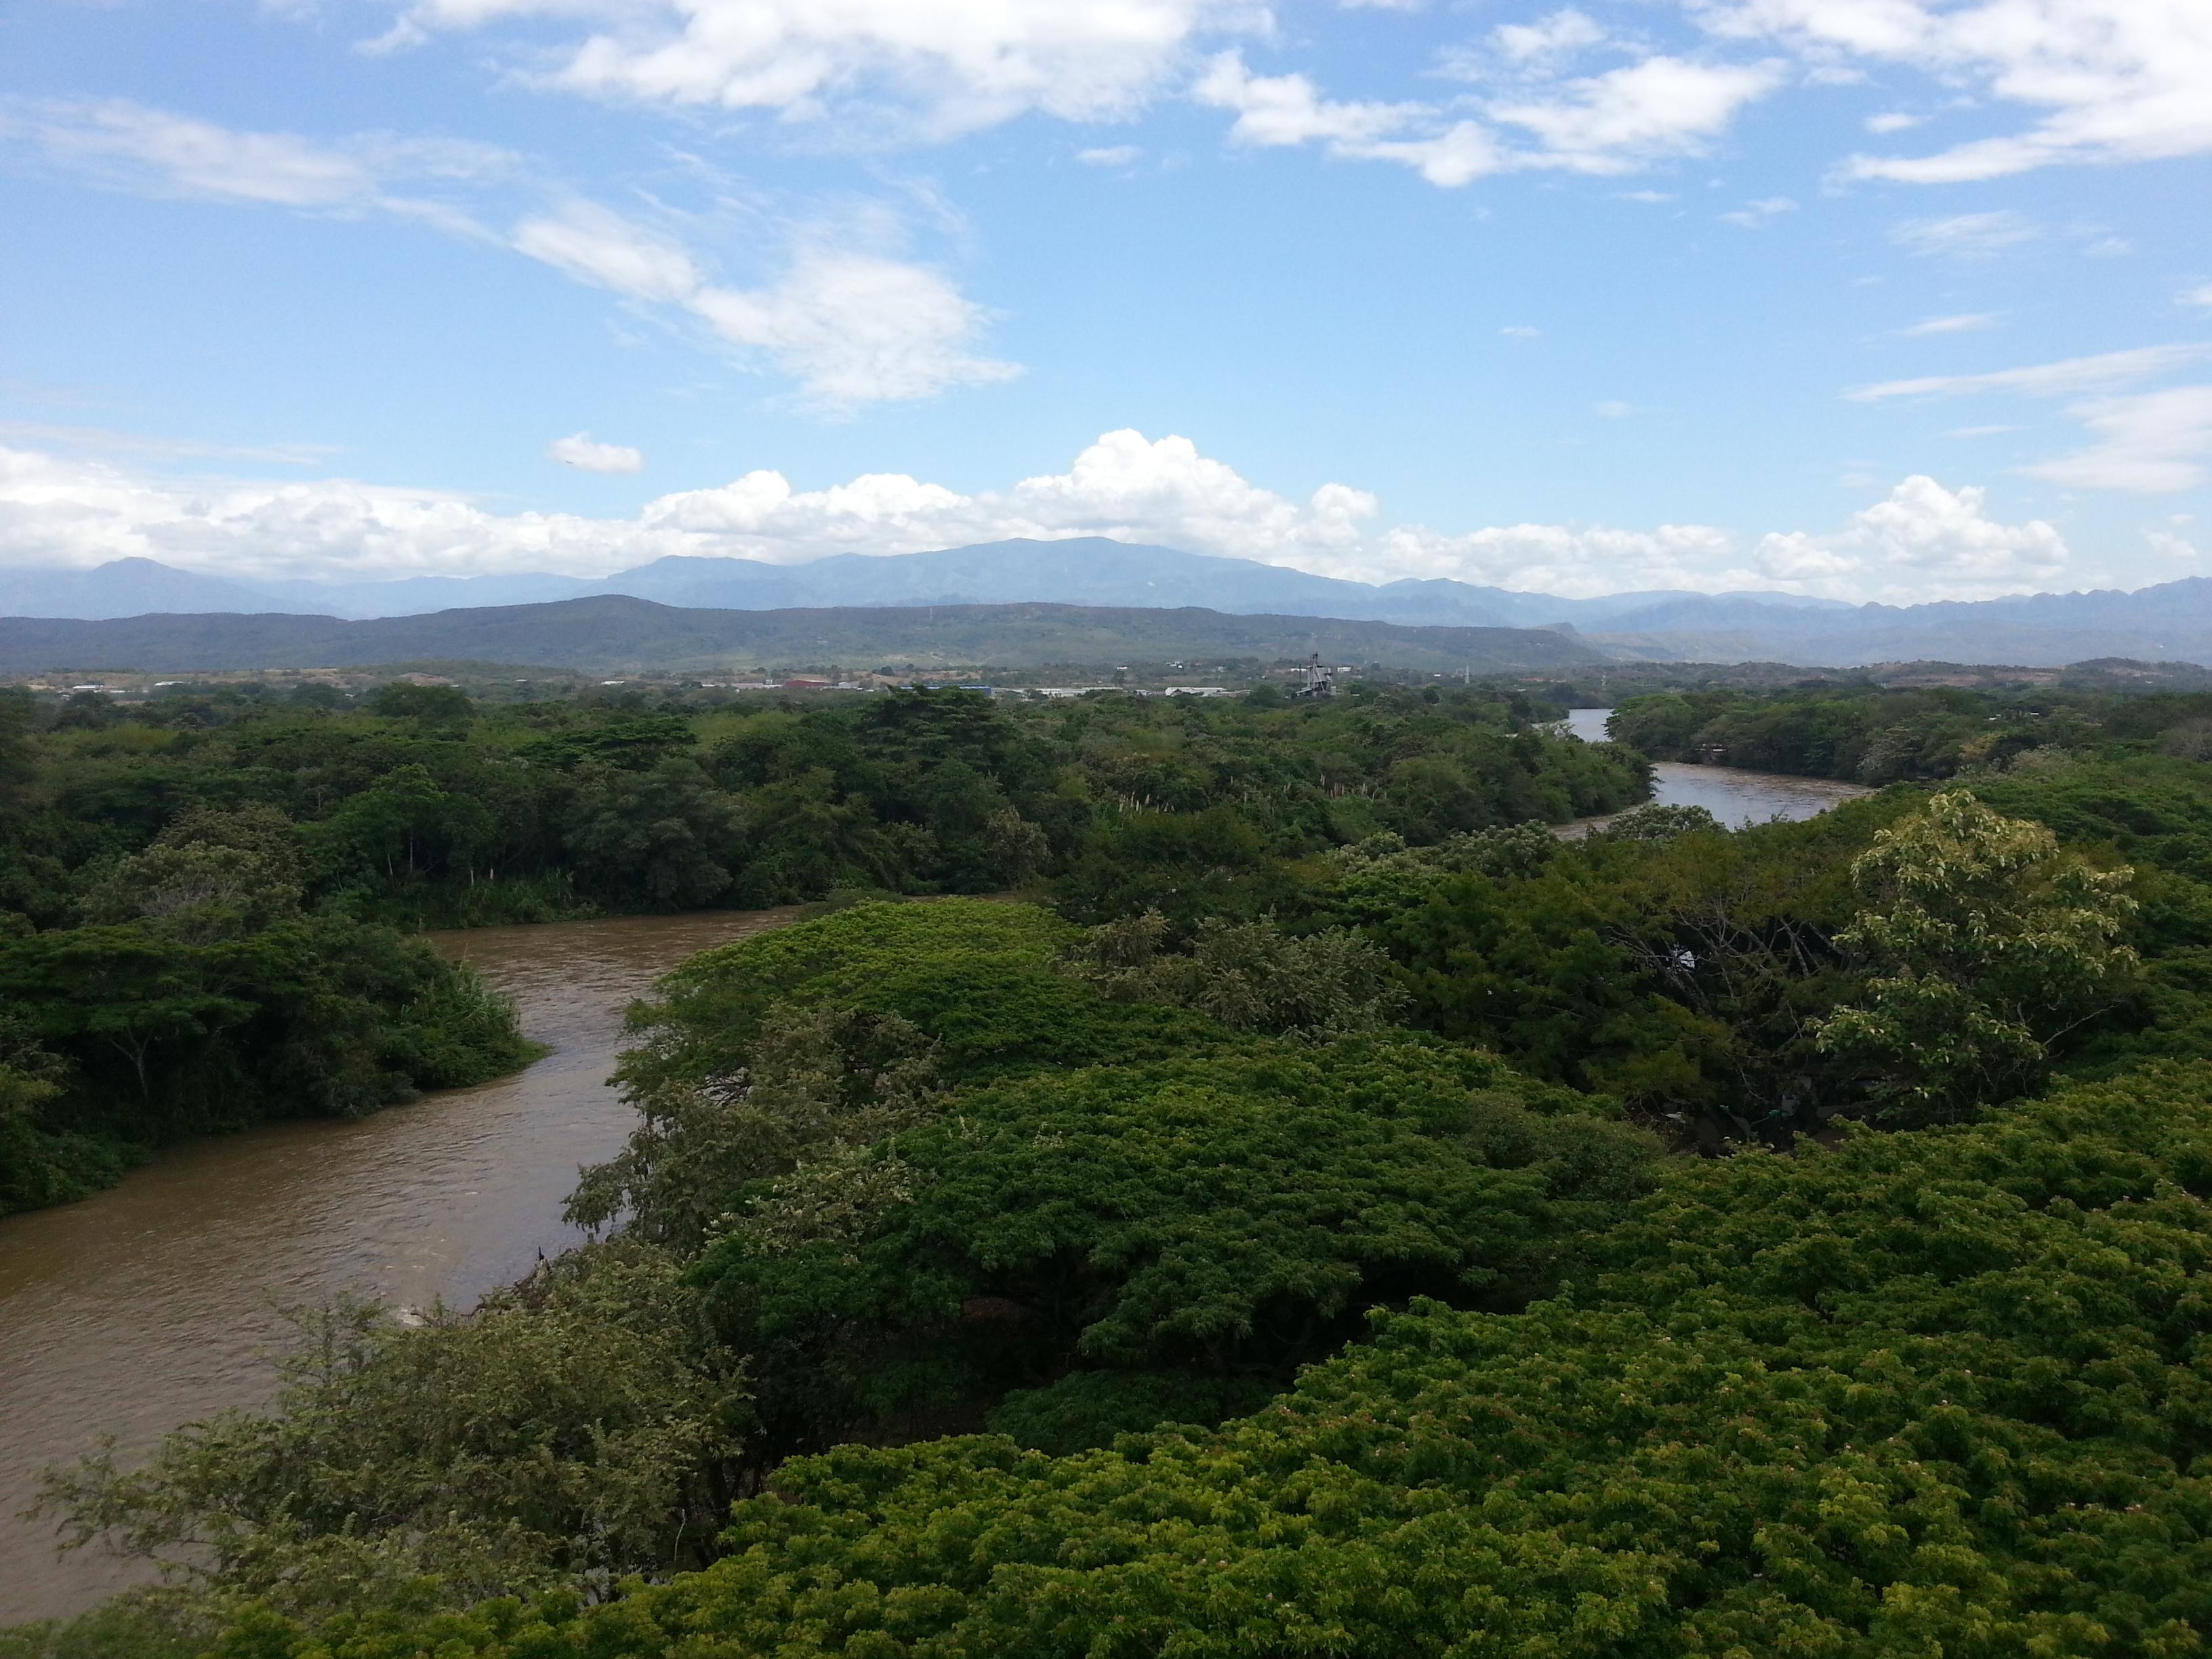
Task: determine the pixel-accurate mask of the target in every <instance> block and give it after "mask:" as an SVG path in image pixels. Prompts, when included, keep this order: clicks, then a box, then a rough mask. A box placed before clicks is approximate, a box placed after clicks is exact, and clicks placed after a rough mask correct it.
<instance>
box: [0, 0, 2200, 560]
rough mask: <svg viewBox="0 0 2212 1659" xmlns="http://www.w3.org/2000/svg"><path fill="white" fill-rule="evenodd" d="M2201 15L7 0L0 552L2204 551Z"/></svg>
mask: <svg viewBox="0 0 2212 1659" xmlns="http://www.w3.org/2000/svg"><path fill="white" fill-rule="evenodd" d="M2208 476H2212V6H2208V5H2207V4H2206V3H2204V0H1954V3H1947V0H1691V3H1675V0H1636V3H1627V4H1599V3H1588V4H1583V5H1580V6H1575V7H1561V6H1559V5H1556V4H1528V3H1522V0H1480V3H1459V0H1428V3H1425V4H1423V3H1413V0H1403V3H1389V4H1383V3H1375V0H1368V3H1364V4H1359V5H1352V4H1340V3H1334V0H1306V3H1300V0H1285V3H1279V4H1275V5H1272V6H1263V5H1259V4H1255V3H1249V0H678V3H666V0H420V3H416V4H413V5H404V4H392V3H388V0H374V3H372V0H271V3H264V4H261V5H258V6H257V5H254V4H252V3H241V0H164V3H151V0H112V3H84V0H14V3H13V4H11V5H10V6H9V8H7V9H5V10H3V11H0V562H5V563H8V564H13V565H33V564H59V563H69V564H88V563H95V562H100V561H101V560H103V559H106V558H112V557H115V556H120V555H126V554H143V555H147V556H153V557H156V558H161V559H163V560H165V561H166V562H171V563H173V564H178V565H180V566H185V567H187V568H198V569H204V570H209V571H212V572H217V573H230V574H253V575H279V574H281V575H292V576H300V575H307V576H341V575H343V576H348V577H369V576H380V575H399V574H425V573H437V574H475V573H479V572H489V571H500V570H523V569H556V570H564V571H571V572H575V573H579V574H599V573H601V572H605V571H611V570H613V569H616V568H622V567H623V566H625V565H629V564H634V563H637V562H642V561H644V560H646V559H648V558H652V557H655V556H660V555H662V554H665V553H671V552H680V553H708V554H714V553H721V554H742V555H746V556H757V557H764V558H770V559H776V560H799V559H805V558H810V557H815V556H821V555H823V554H825V553H829V552H836V551H847V550H852V551H862V552H900V551H908V550H915V549H918V548H924V547H933V546H941V545H947V544H955V543H959V542H964V541H974V540H982V539H991V538H996V537H1000V536H1004V535H1016V534H1031V535H1043V536H1057V535H1067V534H1078V533H1091V532H1102V533H1107V534H1115V535H1121V536H1123V537H1126V538H1130V539H1138V540H1147V541H1158V542H1164V543H1167V544H1173V545H1177V546H1182V547H1187V548H1190V549H1192V550H1197V551H1202V552H1214V553H1225V554H1234V555H1238V556H1248V557H1255V558H1261V559H1267V560H1269V561H1272V562H1279V563H1285V564H1294V565H1297V566H1299V567H1301V568H1307V569H1311V570H1316V571H1321V572H1323V573H1326V574H1337V575H1348V576H1355V577H1358V578H1361V579H1364V580H1388V579H1390V578H1393V577H1397V576H1407V575H1413V576H1437V575H1443V576H1454V577H1458V578H1460V579H1462V580H1470V581H1477V582H1487V583H1495V584H1497V585H1499V586H1509V587H1515V588H1526V589H1546V590H1549V591H1553V592H1571V593H1592V592H1611V591H1621V590H1632V589H1642V588H1650V587H1662V586H1693V587H1703V588H1708V589H1720V588H1731V587H1747V586H1779V587H1787V588H1791V589H1795V590H1796V591H1802V592H1820V593H1827V594H1833V595H1836V596H1838V597H1844V598H1851V599H1862V598H1866V599H1887V600H1893V601H1905V600H1911V599H1927V598H1947V597H1977V596H1979V595H1982V594H1987V593H1995V592H2020V591H2027V590H2033V589H2037V588H2053V587H2062V588H2063V587H2075V586H2092V585H2115V584H2117V585H2124V586H2140V585H2142V584H2143V583H2146V582H2151V581H2158V580H2170V579H2172V578H2173V577H2175V576H2180V575H2190V574H2212V568H2208V561H2207V555H2208V554H2212V520H2208V518H2207V514H2208V513H2212V488H2208Z"/></svg>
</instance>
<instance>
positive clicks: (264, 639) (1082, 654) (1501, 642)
mask: <svg viewBox="0 0 2212 1659" xmlns="http://www.w3.org/2000/svg"><path fill="white" fill-rule="evenodd" d="M1309 653H1319V654H1321V655H1322V656H1323V657H1324V658H1326V659H1328V660H1329V661H1331V662H1333V663H1334V662H1351V663H1360V664H1364V663H1368V662H1376V661H1388V662H1389V663H1390V664H1391V665H1393V666H1396V667H1401V668H1413V669H1421V670H1426V671H1433V672H1457V671H1462V670H1463V669H1464V670H1467V671H1472V672H1475V673H1501V672H1510V671H1522V670H1558V669H1564V668H1579V667H1593V666H1597V665H1602V664H1603V663H1605V662H1606V661H1607V660H1608V659H1607V658H1606V657H1605V656H1604V655H1603V654H1602V653H1600V652H1598V651H1596V650H1594V649H1593V648H1591V647H1589V646H1588V645H1585V644H1583V642H1582V641H1579V640H1577V639H1576V638H1575V637H1574V636H1572V635H1569V634H1565V633H1555V632H1552V631H1550V630H1547V629H1508V628H1413V627H1407V626H1404V625H1402V624H1398V623H1376V622H1364V621H1355V620H1345V619H1341V618H1333V617H1293V616H1267V615H1261V616H1244V615H1230V614H1227V613H1224V612H1221V611H1206V610H1202V609H1200V608H1197V607H1191V606H1186V607H1182V608H1179V609H1174V610H1166V609H1158V608H1152V607H1120V608H1112V607H1103V606H1084V605H938V606H873V605H871V606H847V607H828V608H800V609H791V610H776V611H720V610H708V609H703V608H700V607H689V606H680V605H661V604H659V603H658V602H656V601H653V600H650V599H633V598H631V597H629V596H628V595H623V594H593V595H587V596H585V597H582V598H579V599H558V600H554V601H551V602H550V603H547V604H542V605H480V606H470V607H464V608H459V609H455V610H449V611H436V612H433V613H431V614H430V615H428V616H420V617H368V618H362V619H346V618H341V617H298V616H286V615H283V614H281V613H275V612H268V611H258V612H203V613H197V614H191V615H172V616H147V617H110V618H103V619H94V620H82V619H76V618H53V617H4V618H0V673H9V674H33V673H47V672H52V671H58V670H64V669H66V670H70V671H83V672H99V671H111V672H112V671H137V672H159V671H176V672H193V671H203V672H206V671H234V670H251V669H276V668H310V667H314V668H348V667H368V666H373V665H379V664H384V663H393V662H410V661H423V660H434V659H435V660H449V661H462V660H465V661H474V662H484V663H511V664H513V665H517V666H538V667H545V668H565V669H574V670H579V671H592V672H611V671H645V670H649V669H659V670H668V671H679V672H681V671H700V672H727V671H731V670H732V669H736V668H739V667H751V666H763V667H777V668H793V667H800V666H819V665H827V664H830V663H847V664H852V665H861V664H869V665H874V664H878V663H894V664H908V663H911V664H915V665H921V666H923V667H925V668H927V665H932V664H936V663H942V664H945V665H948V666H953V665H957V666H963V667H965V666H974V665H986V664H988V665H998V666H1002V667H1007V668H1018V667H1043V666H1048V665H1063V664H1065V665H1074V664H1104V663H1111V662H1114V661H1115V660H1116V659H1128V660H1141V661H1153V662H1157V661H1164V660H1167V659H1170V658H1176V657H1183V656H1188V655H1197V656H1199V657H1200V659H1205V658H1208V657H1214V656H1218V657H1221V658H1243V659H1260V660H1262V661H1267V662H1278V661H1282V660H1285V659H1297V658H1303V657H1304V656H1306V655H1308V654H1309Z"/></svg>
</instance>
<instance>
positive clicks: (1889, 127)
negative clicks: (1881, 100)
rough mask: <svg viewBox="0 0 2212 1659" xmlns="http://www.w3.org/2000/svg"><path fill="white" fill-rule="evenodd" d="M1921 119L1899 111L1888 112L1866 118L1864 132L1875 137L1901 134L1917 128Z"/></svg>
mask: <svg viewBox="0 0 2212 1659" xmlns="http://www.w3.org/2000/svg"><path fill="white" fill-rule="evenodd" d="M1921 119H1922V118H1921V117H1919V116H1917V115H1906V114H1905V113H1904V112H1901V111H1898V110H1888V111H1885V112H1883V113H1881V114H1880V115H1869V116H1868V117H1867V118H1866V130H1867V131H1869V132H1871V133H1874V134H1876V135H1877V136H1881V135H1886V134H1888V133H1893V132H1903V131H1906V130H1907V129H1909V128H1911V127H1917V126H1918V125H1920V123H1921Z"/></svg>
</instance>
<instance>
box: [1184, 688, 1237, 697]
mask: <svg viewBox="0 0 2212 1659" xmlns="http://www.w3.org/2000/svg"><path fill="white" fill-rule="evenodd" d="M1167 695H1168V696H1170V697H1233V696H1236V695H1237V694H1236V693H1235V692H1234V691H1231V690H1230V689H1229V688H1228V687H1227V686H1225V685H1171V686H1170V687H1168V689H1167Z"/></svg>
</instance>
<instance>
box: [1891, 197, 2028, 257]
mask: <svg viewBox="0 0 2212 1659" xmlns="http://www.w3.org/2000/svg"><path fill="white" fill-rule="evenodd" d="M2041 234H2042V232H2041V231H2040V230H2039V229H2038V228H2037V227H2036V226H2035V225H2034V224H2033V222H2030V221H2029V220H2027V219H2026V218H2024V217H2022V216H2021V215H2019V214H2017V213H2015V212H2013V211H2011V210H2009V209H2002V210H1997V211H1995V212H1990V213H1954V214H1952V215H1951V216H1948V217H1947V218H1940V219H1907V220H1905V221H1904V222H1902V223H1900V224H1895V225H1893V226H1891V227H1890V231H1889V239H1890V240H1891V241H1893V242H1894V243H1896V244H1897V245H1898V246H1899V247H1901V248H1903V249H1904V250H1905V252H1908V253H1917V254H1919V255H1920V256H1921V257H1922V258H1945V259H1987V258H1991V257H1993V256H1994V255H1996V254H1998V253H2001V252H2003V251H2004V250H2005V249H2007V248H2008V247H2016V246H2019V245H2020V244H2021V243H2022V242H2029V241H2033V240H2035V239H2036V238H2037V237H2038V236H2039V235H2041Z"/></svg>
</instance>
